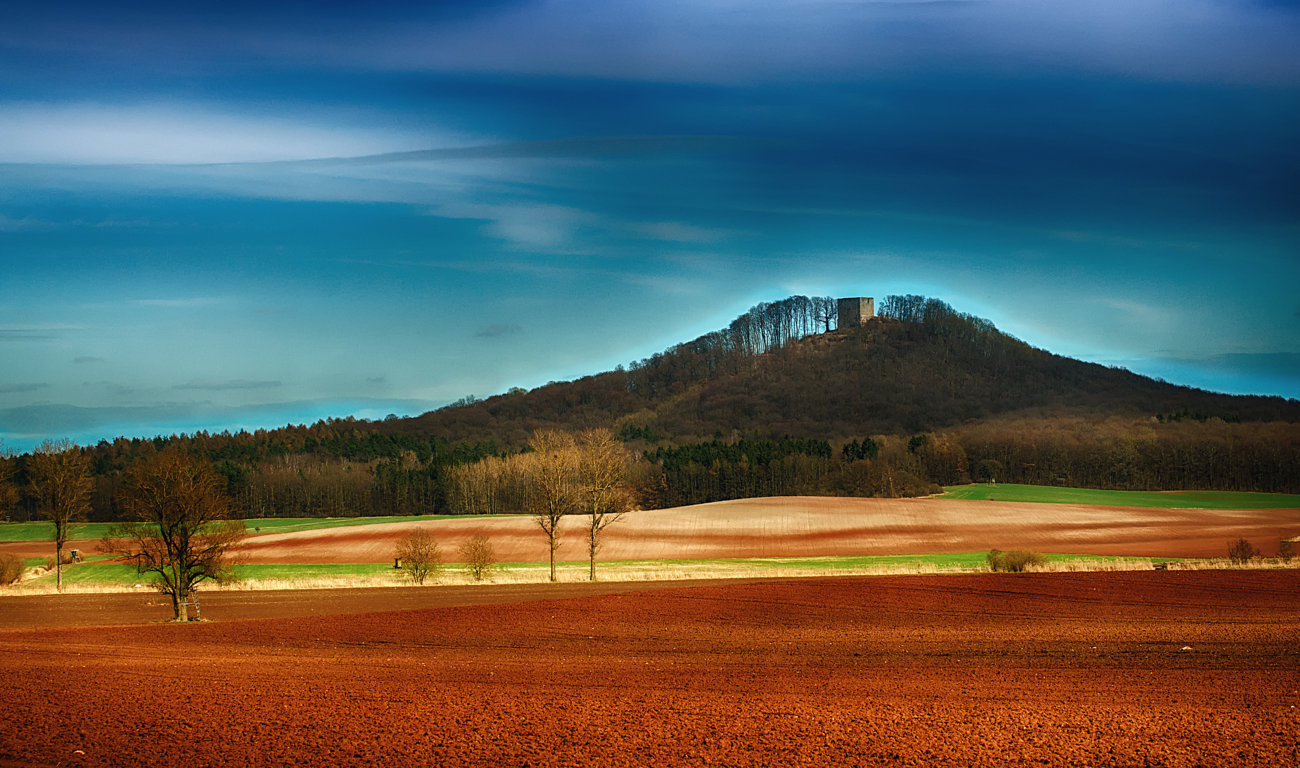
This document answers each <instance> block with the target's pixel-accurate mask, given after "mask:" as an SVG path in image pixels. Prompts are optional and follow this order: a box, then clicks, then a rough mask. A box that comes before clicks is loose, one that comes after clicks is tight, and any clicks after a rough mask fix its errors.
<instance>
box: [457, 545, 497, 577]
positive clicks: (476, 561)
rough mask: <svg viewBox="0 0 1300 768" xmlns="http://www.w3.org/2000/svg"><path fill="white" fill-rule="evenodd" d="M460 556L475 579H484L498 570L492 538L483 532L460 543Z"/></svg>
mask: <svg viewBox="0 0 1300 768" xmlns="http://www.w3.org/2000/svg"><path fill="white" fill-rule="evenodd" d="M460 557H461V560H463V561H464V562H465V570H467V571H469V575H471V576H473V577H474V581H482V580H483V579H484V577H487V576H491V575H492V574H493V573H495V572H496V570H497V554H496V551H495V550H494V549H492V540H491V539H489V538H488V537H487V536H484V535H483V534H481V533H480V534H478V535H477V536H474V537H473V538H472V539H470V540H469V541H466V542H465V543H464V544H461V545H460Z"/></svg>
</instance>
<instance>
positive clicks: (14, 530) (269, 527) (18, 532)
mask: <svg viewBox="0 0 1300 768" xmlns="http://www.w3.org/2000/svg"><path fill="white" fill-rule="evenodd" d="M449 517H459V516H458V515H414V516H412V515H390V516H388V517H282V518H281V517H276V518H261V519H255V520H245V521H244V525H245V527H247V528H248V532H249V533H292V532H295V531H315V530H320V529H322V528H342V527H345V526H350V525H373V524H377V523H412V522H417V521H420V520H444V519H446V518H449ZM112 527H113V523H80V524H78V525H76V526H75V528H74V529H73V531H72V538H74V539H102V538H104V537H105V536H107V535H108V532H109V529H110V528H112ZM53 540H54V523H50V522H46V521H44V520H41V521H35V522H30V523H0V541H53Z"/></svg>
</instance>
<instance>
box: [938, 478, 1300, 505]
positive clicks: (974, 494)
mask: <svg viewBox="0 0 1300 768" xmlns="http://www.w3.org/2000/svg"><path fill="white" fill-rule="evenodd" d="M943 490H944V493H943V495H942V496H940V498H944V499H964V500H977V501H1026V502H1042V503H1047V504H1088V505H1106V506H1117V507H1159V508H1163V509H1292V508H1300V495H1295V494H1287V493H1250V492H1245V491H1103V490H1097V489H1094V488H1054V487H1050V486H1044V485H1015V484H1010V483H999V484H997V485H988V484H984V483H978V484H975V485H950V486H948V487H946V488H944V489H943Z"/></svg>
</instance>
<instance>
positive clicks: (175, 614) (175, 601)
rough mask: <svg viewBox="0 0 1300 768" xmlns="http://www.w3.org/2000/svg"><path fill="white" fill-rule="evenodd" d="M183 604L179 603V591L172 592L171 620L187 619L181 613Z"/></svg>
mask: <svg viewBox="0 0 1300 768" xmlns="http://www.w3.org/2000/svg"><path fill="white" fill-rule="evenodd" d="M184 610H185V604H184V603H182V602H181V596H180V590H179V589H174V590H172V620H173V621H185V620H186V619H187V618H188V617H187V616H186V615H185V613H183V611H184Z"/></svg>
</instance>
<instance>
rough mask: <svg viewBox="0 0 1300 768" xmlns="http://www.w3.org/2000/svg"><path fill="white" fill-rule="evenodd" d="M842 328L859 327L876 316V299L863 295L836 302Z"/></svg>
mask: <svg viewBox="0 0 1300 768" xmlns="http://www.w3.org/2000/svg"><path fill="white" fill-rule="evenodd" d="M836 312H837V313H838V314H839V323H838V325H839V327H840V328H857V327H858V326H860V325H862V324H863V323H865V322H867V320H869V319H871V318H873V317H875V316H876V300H875V299H874V298H871V297H867V296H863V297H858V298H852V299H840V300H839V301H837V302H836Z"/></svg>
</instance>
